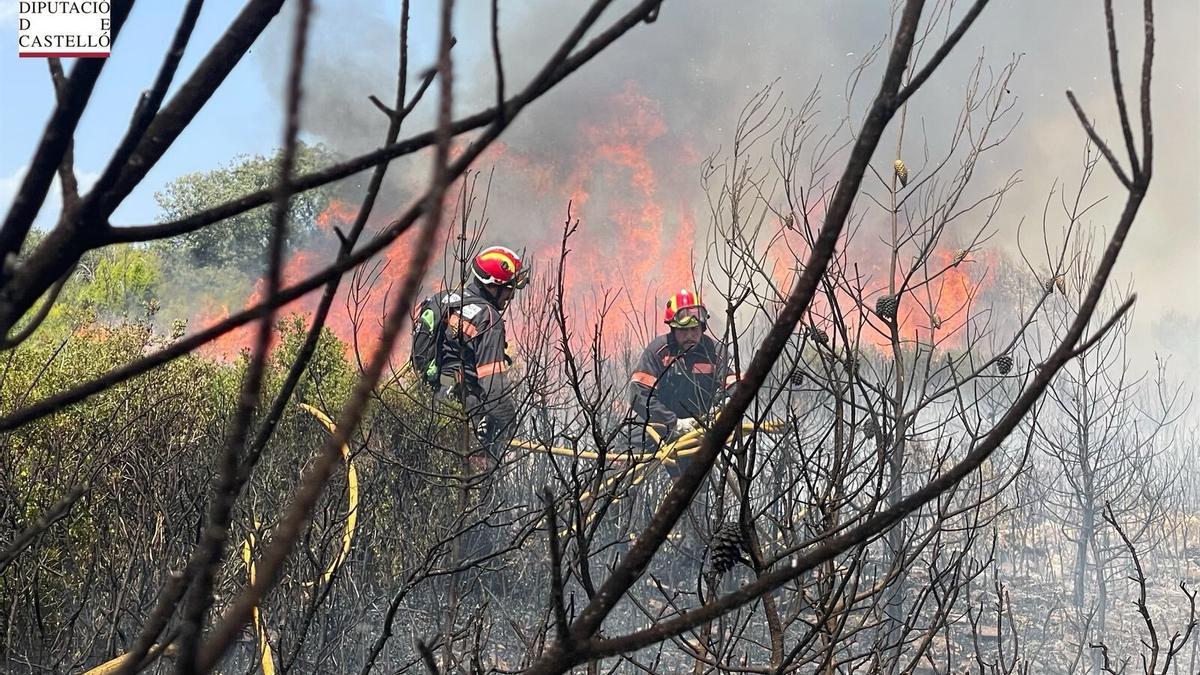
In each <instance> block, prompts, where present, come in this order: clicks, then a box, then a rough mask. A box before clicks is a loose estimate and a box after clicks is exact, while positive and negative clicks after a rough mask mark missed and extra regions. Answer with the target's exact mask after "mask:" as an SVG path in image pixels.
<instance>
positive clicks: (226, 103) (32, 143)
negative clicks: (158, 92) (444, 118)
mask: <svg viewBox="0 0 1200 675" xmlns="http://www.w3.org/2000/svg"><path fill="white" fill-rule="evenodd" d="M183 4H184V3H182V2H168V1H166V0H142V1H141V2H138V3H137V4H136V5H135V6H134V9H133V12H132V14H131V15H130V18H129V21H128V23H127V24H126V26H125V28H124V29H123V31H122V34H121V36H120V38H119V39H118V42H117V44H116V46H115V48H114V49H113V54H112V56H111V57H110V58H109V62H108V63H107V64H106V65H105V67H104V71H103V73H102V74H101V77H100V80H99V82H98V83H97V86H96V90H95V92H94V94H93V96H92V101H91V104H90V105H89V107H88V109H87V112H86V113H85V114H84V117H83V119H82V120H81V121H80V125H79V129H78V131H77V133H76V136H75V143H76V145H75V167H76V173H77V174H78V175H79V178H80V181H81V182H82V183H83V184H84V185H85V186H86V185H87V184H89V183H90V182H91V181H92V180H95V178H96V176H97V175H98V174H99V172H100V171H101V170H102V169H103V166H104V162H106V161H107V159H108V156H109V154H110V153H111V152H112V148H113V146H114V145H115V144H116V142H117V141H118V140H119V138H120V136H121V134H122V133H123V131H124V129H125V125H126V124H127V122H128V119H129V116H130V115H131V114H132V111H133V106H134V103H135V101H136V100H137V97H138V95H139V94H140V92H141V91H143V90H144V89H146V88H147V87H149V86H150V84H151V82H152V81H153V79H154V76H155V73H156V72H157V69H158V67H159V64H160V63H161V60H162V56H163V54H164V52H165V51H166V48H167V46H168V45H169V43H170V40H171V37H172V35H173V32H174V29H175V26H176V24H177V22H178V20H179V17H180V15H181V13H182V7H183ZM376 4H377V5H378V7H377V8H375V13H374V16H373V17H372V18H373V19H374V20H380V19H382V20H383V21H385V22H389V21H390V23H391V25H393V26H394V25H395V23H396V22H397V20H398V11H399V10H398V9H397V7H398V4H399V3H393V2H386V3H385V2H381V3H376ZM242 6H243V3H241V2H234V1H233V0H216V1H210V2H207V3H205V5H204V8H203V11H202V12H201V13H200V18H199V21H198V23H197V25H196V29H195V31H194V33H193V35H192V39H191V42H190V43H189V46H188V49H187V51H186V53H185V54H184V58H183V62H182V63H181V64H180V68H179V71H178V73H177V75H176V77H175V82H174V83H173V89H172V91H173V90H174V87H178V86H179V84H180V83H181V82H182V81H184V79H185V78H186V77H187V75H188V74H190V73H191V71H192V70H193V69H194V68H195V66H196V64H197V63H198V62H199V61H200V59H201V58H202V57H203V55H204V54H205V53H206V51H207V50H208V48H209V47H210V46H211V45H212V44H213V43H214V42H215V41H216V40H217V39H218V37H219V36H220V35H221V33H222V32H223V31H224V30H225V28H227V27H228V25H229V23H230V21H232V19H233V18H234V17H235V16H236V14H237V12H238V11H240V10H241V8H242ZM417 12H424V13H425V14H428V13H429V12H427V11H424V8H415V9H414V13H417ZM16 15H17V0H0V49H3V51H2V52H0V101H2V102H3V105H0V207H7V204H8V203H9V202H10V200H11V199H12V196H13V194H14V193H15V190H16V187H17V185H18V184H19V182H20V180H21V177H22V175H23V174H24V171H25V167H26V166H27V165H28V161H29V158H30V156H31V155H32V153H33V150H34V148H35V147H36V144H37V141H38V139H39V137H40V136H41V134H42V131H43V129H44V127H45V124H46V120H47V119H48V117H49V115H50V112H51V110H52V107H53V91H52V89H51V86H50V80H49V73H48V70H47V65H46V60H45V59H21V58H18V57H17V55H16V51H17V48H16V45H17V42H16V27H17V26H16ZM416 22H417V18H416V17H414V23H416ZM287 28H290V22H289V21H288V16H287V14H286V12H285V13H282V14H281V15H280V16H278V17H276V18H275V19H274V20H273V22H272V25H271V26H270V28H268V33H269V34H270V35H268V36H265V37H264V40H263V41H262V42H260V44H256V45H255V47H254V48H252V49H251V52H250V54H248V55H247V57H246V58H244V59H243V60H242V61H241V62H240V63H239V64H238V65H237V67H236V68H235V69H234V70H233V72H232V74H231V75H230V77H229V78H228V79H227V80H226V81H225V83H224V84H223V85H222V87H221V88H220V89H218V90H217V92H216V94H215V95H214V96H213V98H212V99H211V100H210V101H209V103H208V104H207V105H206V106H205V107H204V109H203V110H202V111H201V112H200V114H199V115H198V116H197V118H196V119H195V121H194V122H193V123H192V125H191V126H190V127H189V128H188V129H187V131H186V132H185V133H184V134H183V135H182V136H181V137H180V139H179V140H178V141H176V143H175V144H174V145H173V146H172V148H171V149H170V151H169V152H168V153H167V155H166V156H165V157H164V158H163V159H162V161H160V162H159V164H158V165H157V166H156V167H155V168H154V169H153V170H152V171H151V172H150V174H149V175H148V176H147V178H146V180H145V181H144V182H143V184H142V185H141V186H139V188H138V189H137V190H135V191H134V193H133V194H132V195H131V196H130V198H129V199H127V200H126V201H125V203H124V204H123V205H122V207H121V208H120V209H119V210H118V211H117V213H116V214H115V215H114V222H116V223H119V224H134V223H143V222H148V221H151V220H153V219H154V217H155V214H156V212H157V207H156V205H155V203H154V199H153V195H154V192H155V191H156V190H158V189H161V188H162V186H163V185H165V184H166V183H167V182H169V181H170V180H171V179H173V178H175V177H177V176H179V175H182V174H184V173H188V172H191V171H199V170H205V169H211V168H214V167H217V166H220V165H223V164H226V163H228V162H229V161H230V160H231V159H232V158H233V157H235V156H237V155H239V154H260V153H269V152H271V151H272V150H273V149H274V148H276V147H278V146H279V143H280V135H281V131H280V129H281V122H282V119H281V113H280V111H279V105H278V100H279V91H281V89H282V82H283V72H282V67H280V68H274V67H273V66H272V64H271V63H270V61H272V60H273V59H272V58H271V56H270V55H269V54H263V53H262V51H263V50H266V49H269V48H270V43H271V42H272V41H274V42H281V36H283V35H285V33H284V32H283V31H284V29H287ZM267 38H273V39H271V40H268V39H267ZM413 39H414V42H415V43H417V44H416V45H415V48H416V51H417V52H418V53H420V52H423V51H427V47H426V46H425V44H424V43H425V42H426V38H425V36H424V35H422V34H416V35H414V38H413ZM4 46H7V47H4ZM319 47H320V45H319V44H318V48H319ZM388 56H389V59H390V57H391V55H390V54H389V55H388ZM71 64H72V61H69V60H68V61H67V62H66V63H65V65H66V67H67V68H68V69H69V68H70V66H71ZM379 93H380V94H381V95H382V96H383V97H384V98H389V97H390V95H391V92H387V91H381V92H379ZM56 189H57V188H56ZM57 205H58V201H57V196H56V195H55V196H53V198H52V200H51V201H49V202H48V203H47V205H46V206H45V207H44V208H43V210H42V213H40V214H39V217H38V225H39V226H41V227H47V226H49V225H50V224H52V223H53V219H54V217H55V215H56V212H57Z"/></svg>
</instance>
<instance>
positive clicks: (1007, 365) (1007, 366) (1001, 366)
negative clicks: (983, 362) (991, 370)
mask: <svg viewBox="0 0 1200 675" xmlns="http://www.w3.org/2000/svg"><path fill="white" fill-rule="evenodd" d="M1012 367H1013V359H1012V357H1011V356H1009V355H1008V354H1001V355H1000V356H997V357H996V370H998V371H1000V374H1001V375H1007V374H1008V371H1010V370H1012Z"/></svg>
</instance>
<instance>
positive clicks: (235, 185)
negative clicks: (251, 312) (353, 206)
mask: <svg viewBox="0 0 1200 675" xmlns="http://www.w3.org/2000/svg"><path fill="white" fill-rule="evenodd" d="M333 159H334V156H333V153H332V151H330V150H329V149H328V148H326V147H325V146H323V145H305V144H303V143H301V144H300V145H299V147H298V149H297V154H296V168H295V170H296V173H306V172H309V171H313V170H315V169H318V168H321V167H324V166H327V165H328V164H330V163H332V162H333ZM278 161H279V155H278V153H277V154H276V155H275V156H272V157H263V156H262V155H255V156H253V157H240V158H238V159H236V160H235V161H233V162H232V163H230V164H229V165H228V166H225V167H222V168H219V169H214V170H212V171H203V172H197V173H190V174H186V175H184V176H180V177H179V178H176V179H175V180H173V181H171V183H169V184H168V185H167V187H166V188H164V189H163V190H162V191H161V192H157V193H155V195H154V198H155V200H156V201H157V202H158V205H159V207H160V208H161V209H162V214H161V220H162V221H170V220H176V219H179V218H186V217H188V216H191V215H194V214H196V213H198V212H200V211H203V210H205V209H207V208H210V207H213V206H217V205H219V204H222V203H224V202H227V201H231V200H234V199H237V198H239V197H243V196H245V195H248V194H250V193H253V192H257V191H259V190H264V189H269V188H270V187H271V186H272V185H274V184H275V183H276V182H277V176H278ZM333 195H334V188H333V187H331V186H325V187H322V188H317V189H314V190H309V191H307V192H303V193H301V194H298V195H295V196H294V197H293V198H292V201H291V210H290V213H289V217H290V221H289V226H288V239H287V242H286V246H287V247H288V249H289V250H294V249H295V248H296V247H297V246H299V245H301V244H302V243H303V242H304V241H305V240H306V239H307V238H308V237H310V236H312V235H313V233H314V232H316V230H317V223H316V217H317V215H319V214H320V213H321V212H322V211H323V210H324V209H325V208H326V206H328V204H329V200H330V198H331V197H332V196H333ZM270 237H271V207H270V206H269V205H268V206H262V207H259V208H257V209H254V210H252V211H248V212H246V213H243V214H241V215H238V216H234V217H233V218H229V219H227V220H225V221H222V222H220V223H217V224H215V225H210V226H208V227H204V228H201V229H199V230H197V231H195V232H189V233H187V234H184V235H181V236H178V237H173V238H171V239H168V240H165V241H163V242H160V243H159V244H157V248H160V249H161V250H162V251H163V256H164V258H165V259H166V260H167V261H168V262H170V263H171V264H173V265H181V266H188V267H196V268H201V269H204V268H209V269H212V268H217V269H222V270H230V271H236V272H239V273H241V274H246V275H253V274H257V273H258V272H259V271H260V270H261V269H262V268H263V266H264V265H265V251H266V248H267V244H268V243H269V241H270Z"/></svg>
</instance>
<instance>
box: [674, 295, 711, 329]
mask: <svg viewBox="0 0 1200 675" xmlns="http://www.w3.org/2000/svg"><path fill="white" fill-rule="evenodd" d="M663 323H665V324H667V325H668V326H670V327H671V328H695V327H696V326H699V327H701V328H704V327H705V326H707V325H708V310H707V309H705V308H704V301H703V300H701V299H700V296H699V295H697V294H696V293H694V292H692V291H689V290H687V289H683V290H681V291H679V292H678V293H676V294H674V295H672V296H671V297H670V298H667V310H666V311H665V312H663Z"/></svg>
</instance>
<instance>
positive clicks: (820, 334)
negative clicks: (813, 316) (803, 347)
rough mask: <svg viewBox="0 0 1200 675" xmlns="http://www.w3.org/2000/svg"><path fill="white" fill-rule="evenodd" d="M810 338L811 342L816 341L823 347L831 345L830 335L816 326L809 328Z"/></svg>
mask: <svg viewBox="0 0 1200 675" xmlns="http://www.w3.org/2000/svg"><path fill="white" fill-rule="evenodd" d="M808 337H809V339H810V340H816V341H817V342H819V343H821V344H823V345H827V344H829V334H828V333H826V332H825V331H823V330H821V329H820V328H817V327H816V326H809V327H808Z"/></svg>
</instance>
